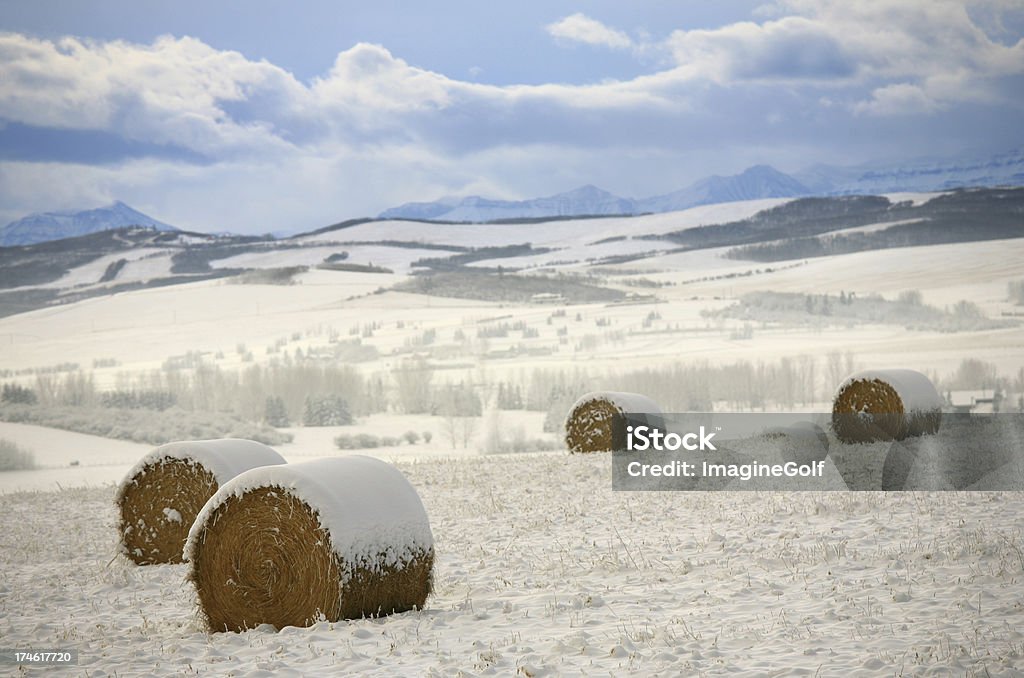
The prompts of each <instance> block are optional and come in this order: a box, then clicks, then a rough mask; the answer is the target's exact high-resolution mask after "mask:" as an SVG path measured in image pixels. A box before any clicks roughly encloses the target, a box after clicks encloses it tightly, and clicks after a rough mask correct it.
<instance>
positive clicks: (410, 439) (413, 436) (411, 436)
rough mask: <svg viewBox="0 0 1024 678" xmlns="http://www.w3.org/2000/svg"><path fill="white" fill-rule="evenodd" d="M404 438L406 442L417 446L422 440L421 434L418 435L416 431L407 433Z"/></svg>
mask: <svg viewBox="0 0 1024 678" xmlns="http://www.w3.org/2000/svg"><path fill="white" fill-rule="evenodd" d="M402 437H403V438H405V441H406V442H407V443H409V444H410V445H415V444H416V443H417V442H418V441H419V439H420V434H419V433H416V431H406V432H405V433H403V434H402Z"/></svg>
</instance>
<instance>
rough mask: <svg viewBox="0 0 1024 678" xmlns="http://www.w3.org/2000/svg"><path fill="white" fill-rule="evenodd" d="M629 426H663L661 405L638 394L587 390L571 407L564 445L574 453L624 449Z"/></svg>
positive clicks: (567, 419)
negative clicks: (589, 391)
mask: <svg viewBox="0 0 1024 678" xmlns="http://www.w3.org/2000/svg"><path fill="white" fill-rule="evenodd" d="M629 425H632V426H641V425H646V426H651V427H659V428H660V427H662V426H663V421H662V417H661V408H660V407H658V404H657V403H656V402H654V401H653V400H651V399H650V398H648V397H647V396H643V395H640V394H639V393H624V392H616V391H598V392H594V393H588V394H587V395H585V396H583V397H582V398H580V399H579V400H577V401H576V404H574V405H573V406H572V408H571V409H570V410H569V415H568V416H567V417H566V420H565V444H566V446H567V447H568V448H569V451H570V452H573V453H583V452H610V451H614V450H624V449H625V448H626V426H629Z"/></svg>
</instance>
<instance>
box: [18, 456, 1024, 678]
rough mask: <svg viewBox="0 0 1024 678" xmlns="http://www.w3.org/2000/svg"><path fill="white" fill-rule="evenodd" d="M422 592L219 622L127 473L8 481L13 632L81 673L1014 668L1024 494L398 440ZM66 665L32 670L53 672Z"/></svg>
mask: <svg viewBox="0 0 1024 678" xmlns="http://www.w3.org/2000/svg"><path fill="white" fill-rule="evenodd" d="M399 467H400V469H401V470H402V471H403V472H404V473H405V474H406V476H407V477H408V478H409V480H410V481H411V483H412V485H413V486H414V487H415V488H416V491H417V492H418V493H419V494H420V496H421V498H422V500H423V502H424V505H425V507H426V509H427V512H428V514H429V516H430V521H431V528H432V530H433V533H434V538H435V545H436V550H437V563H436V582H435V593H434V595H433V596H432V597H431V598H429V599H428V602H427V605H426V609H424V610H422V611H417V612H410V613H405V614H400V615H396V616H392V617H387V618H382V619H371V620H358V621H343V622H337V623H326V622H324V623H320V624H317V625H315V626H313V627H311V628H286V629H283V630H281V631H279V632H275V630H274V629H272V628H258V629H254V630H251V631H248V632H245V633H241V634H236V633H223V634H212V635H210V634H207V633H206V632H205V630H204V627H203V625H202V622H201V619H200V618H199V615H198V614H197V608H196V597H195V592H194V589H193V588H192V586H191V585H190V584H188V583H187V582H186V580H185V575H186V568H187V566H186V565H160V566H150V567H145V568H140V567H136V566H134V565H131V564H130V563H129V562H128V561H127V560H125V559H124V558H123V557H122V556H119V555H117V533H116V529H115V525H116V514H115V511H114V504H113V496H114V489H113V487H112V486H103V487H94V488H85V489H74V490H65V491H63V492H45V493H38V492H29V493H18V494H8V495H3V496H0V511H2V515H4V516H6V517H7V520H6V521H5V529H4V530H3V531H2V532H0V560H2V563H0V572H2V574H0V619H2V620H3V621H2V623H0V638H2V642H3V644H4V645H5V646H6V647H19V648H24V647H32V648H75V649H78V650H79V652H80V664H79V665H78V666H77V667H74V668H73V669H71V670H69V671H67V672H66V673H67V674H68V675H89V676H113V675H136V674H146V675H156V676H164V675H166V676H171V675H182V674H193V673H194V674H198V675H232V674H234V675H250V676H260V675H266V676H270V675H274V676H307V675H316V674H323V673H325V672H338V673H343V674H346V675H354V674H360V675H381V676H391V675H437V676H442V675H444V676H447V675H457V674H458V675H466V676H472V675H515V674H519V675H526V676H542V675H609V674H611V675H621V674H624V673H629V672H633V673H638V674H643V675H678V674H680V673H683V674H692V675H723V676H724V675H739V674H743V675H806V676H814V675H818V676H878V675H908V676H909V675H991V676H1007V677H1008V676H1014V675H1020V671H1021V668H1022V666H1024V633H1021V631H1020V630H1019V629H1021V628H1024V606H1022V604H1021V600H1022V599H1024V557H1022V555H1021V554H1022V535H1021V524H1020V515H1021V511H1022V510H1024V505H1022V503H1021V502H1022V501H1024V500H1022V499H1021V495H1020V494H1019V493H1012V492H1010V493H954V492H945V493H899V494H882V493H812V492H796V493H769V492H763V493H761V492H756V493H755V492H745V493H730V492H719V493H673V492H661V493H658V492H651V493H621V492H620V493H616V492H613V491H612V490H611V476H610V468H609V459H608V457H607V456H605V455H600V456H566V455H564V454H545V455H525V456H522V455H517V456H496V457H477V458H463V459H451V460H431V461H410V462H401V463H399ZM51 672H52V669H38V670H33V671H29V672H28V673H29V675H49V674H50V673H51Z"/></svg>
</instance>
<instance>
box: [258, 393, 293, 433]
mask: <svg viewBox="0 0 1024 678" xmlns="http://www.w3.org/2000/svg"><path fill="white" fill-rule="evenodd" d="M263 420H264V421H265V422H267V426H273V427H275V428H278V427H282V426H290V425H291V423H290V422H289V421H288V410H287V409H286V408H285V406H284V399H283V398H281V396H267V402H266V405H265V406H264V408H263Z"/></svg>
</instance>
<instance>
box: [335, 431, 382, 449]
mask: <svg viewBox="0 0 1024 678" xmlns="http://www.w3.org/2000/svg"><path fill="white" fill-rule="evenodd" d="M334 444H335V445H337V446H338V449H342V450H369V449H373V448H375V447H381V446H384V447H389V446H394V445H397V444H398V439H397V438H390V437H384V438H378V437H377V436H372V435H370V434H369V433H357V434H355V435H350V434H344V435H340V436H338V437H337V438H335V439H334Z"/></svg>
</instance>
